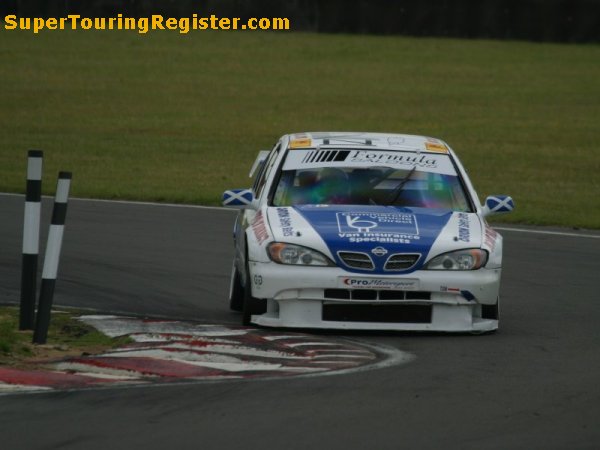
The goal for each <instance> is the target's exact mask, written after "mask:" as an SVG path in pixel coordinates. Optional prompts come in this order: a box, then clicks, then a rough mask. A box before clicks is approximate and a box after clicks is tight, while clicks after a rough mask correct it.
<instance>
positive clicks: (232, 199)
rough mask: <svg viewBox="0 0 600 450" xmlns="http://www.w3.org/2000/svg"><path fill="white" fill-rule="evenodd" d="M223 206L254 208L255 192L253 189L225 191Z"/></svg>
mask: <svg viewBox="0 0 600 450" xmlns="http://www.w3.org/2000/svg"><path fill="white" fill-rule="evenodd" d="M222 203H223V206H226V207H228V208H237V209H246V208H254V192H252V189H230V190H227V191H225V192H223V200H222Z"/></svg>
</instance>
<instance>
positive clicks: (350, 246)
mask: <svg viewBox="0 0 600 450" xmlns="http://www.w3.org/2000/svg"><path fill="white" fill-rule="evenodd" d="M294 209H295V210H297V211H298V212H299V213H300V214H301V215H302V216H303V217H304V218H305V219H306V220H307V221H308V222H309V223H310V225H311V226H312V227H313V228H314V230H315V231H316V232H317V233H318V234H319V235H320V236H321V238H322V239H323V241H324V242H325V243H326V245H327V247H328V249H329V251H330V252H331V254H332V255H333V257H334V259H335V260H336V263H337V264H338V265H339V266H340V267H343V268H344V269H345V270H347V271H349V272H356V273H365V274H366V273H370V274H388V275H389V274H390V271H386V270H385V269H384V267H385V264H386V261H388V258H389V257H390V255H392V254H412V255H415V254H418V255H420V258H419V259H418V262H417V263H416V264H415V265H413V266H412V267H410V268H409V269H408V270H404V271H402V270H399V271H395V272H394V273H410V272H413V271H415V270H418V269H420V268H421V267H422V266H423V263H424V262H425V259H426V256H427V255H428V254H429V251H430V249H431V246H432V245H433V243H434V242H435V241H436V239H437V238H438V236H439V235H440V233H441V231H442V230H443V229H444V227H445V226H446V224H447V223H448V221H449V219H450V217H451V216H452V211H449V210H438V211H436V212H433V211H431V210H427V211H426V213H425V210H424V209H423V208H397V207H392V206H369V205H362V206H348V205H344V206H343V207H336V206H327V207H323V206H320V205H302V206H296V207H294ZM347 252H350V253H355V254H356V253H361V254H363V255H366V256H365V258H367V257H368V259H370V260H371V261H372V267H371V268H368V269H361V268H357V267H351V266H349V265H348V264H347V263H346V262H345V261H344V260H343V259H342V257H341V256H340V254H342V255H343V254H344V253H347Z"/></svg>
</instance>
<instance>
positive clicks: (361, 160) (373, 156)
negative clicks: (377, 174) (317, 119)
mask: <svg viewBox="0 0 600 450" xmlns="http://www.w3.org/2000/svg"><path fill="white" fill-rule="evenodd" d="M415 166H416V168H417V170H418V171H420V172H431V173H439V174H443V175H456V171H455V170H454V166H453V165H452V162H451V161H450V157H449V156H448V155H443V154H440V155H438V154H432V153H417V152H404V151H381V150H345V149H339V150H337V149H327V150H318V149H317V150H314V149H306V150H293V151H291V152H289V153H288V155H287V158H286V160H285V164H284V166H283V170H299V169H315V168H318V167H391V168H395V169H412V168H413V167H415Z"/></svg>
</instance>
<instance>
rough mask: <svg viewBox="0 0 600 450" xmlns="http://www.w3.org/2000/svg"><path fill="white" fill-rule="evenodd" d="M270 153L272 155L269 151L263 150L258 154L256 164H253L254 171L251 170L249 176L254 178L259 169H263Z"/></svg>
mask: <svg viewBox="0 0 600 450" xmlns="http://www.w3.org/2000/svg"><path fill="white" fill-rule="evenodd" d="M269 153H271V152H270V151H269V150H261V151H260V152H258V156H257V157H256V160H255V161H254V164H252V169H250V174H249V175H248V176H249V177H250V178H252V177H253V176H254V174H255V173H256V171H257V169H259V168H260V167H262V165H263V164H264V163H265V161H266V160H267V157H268V156H269Z"/></svg>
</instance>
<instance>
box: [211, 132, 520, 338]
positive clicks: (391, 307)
mask: <svg viewBox="0 0 600 450" xmlns="http://www.w3.org/2000/svg"><path fill="white" fill-rule="evenodd" d="M250 177H255V178H254V183H253V186H252V188H249V189H233V190H228V191H225V192H224V194H223V205H224V206H226V207H235V208H240V211H239V213H238V216H237V219H236V222H235V226H234V230H233V238H234V245H235V256H234V259H233V265H232V273H231V285H230V293H229V302H230V307H231V309H233V310H235V311H241V312H242V322H243V324H245V325H249V324H256V325H259V326H265V327H284V328H327V329H354V330H367V329H368V330H414V331H441V332H471V333H483V332H489V331H493V330H496V329H497V328H498V319H499V287H500V276H501V272H502V236H500V234H498V233H497V232H496V231H495V230H494V229H492V227H490V225H489V224H488V223H487V221H486V217H487V216H489V215H492V214H499V213H506V212H509V211H512V210H513V208H514V203H513V200H512V199H511V197H509V196H505V195H493V196H489V197H487V199H486V201H485V203H484V204H483V205H481V204H480V201H479V198H478V196H477V194H476V192H475V190H474V189H473V185H472V183H471V181H470V180H469V177H468V176H467V173H466V172H465V170H464V168H463V166H462V164H461V163H460V161H459V159H458V158H457V156H456V154H455V153H454V151H453V150H452V149H451V148H450V147H449V146H448V144H446V143H445V142H444V141H442V140H440V139H435V138H431V137H425V136H414V135H406V134H382V133H346V132H327V133H325V132H319V133H296V134H289V135H285V136H283V137H281V139H279V141H278V142H277V144H276V145H275V146H274V147H273V149H272V150H270V151H266V150H265V151H261V152H260V153H259V154H258V157H257V158H256V161H255V163H254V165H253V167H252V169H251V171H250Z"/></svg>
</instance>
